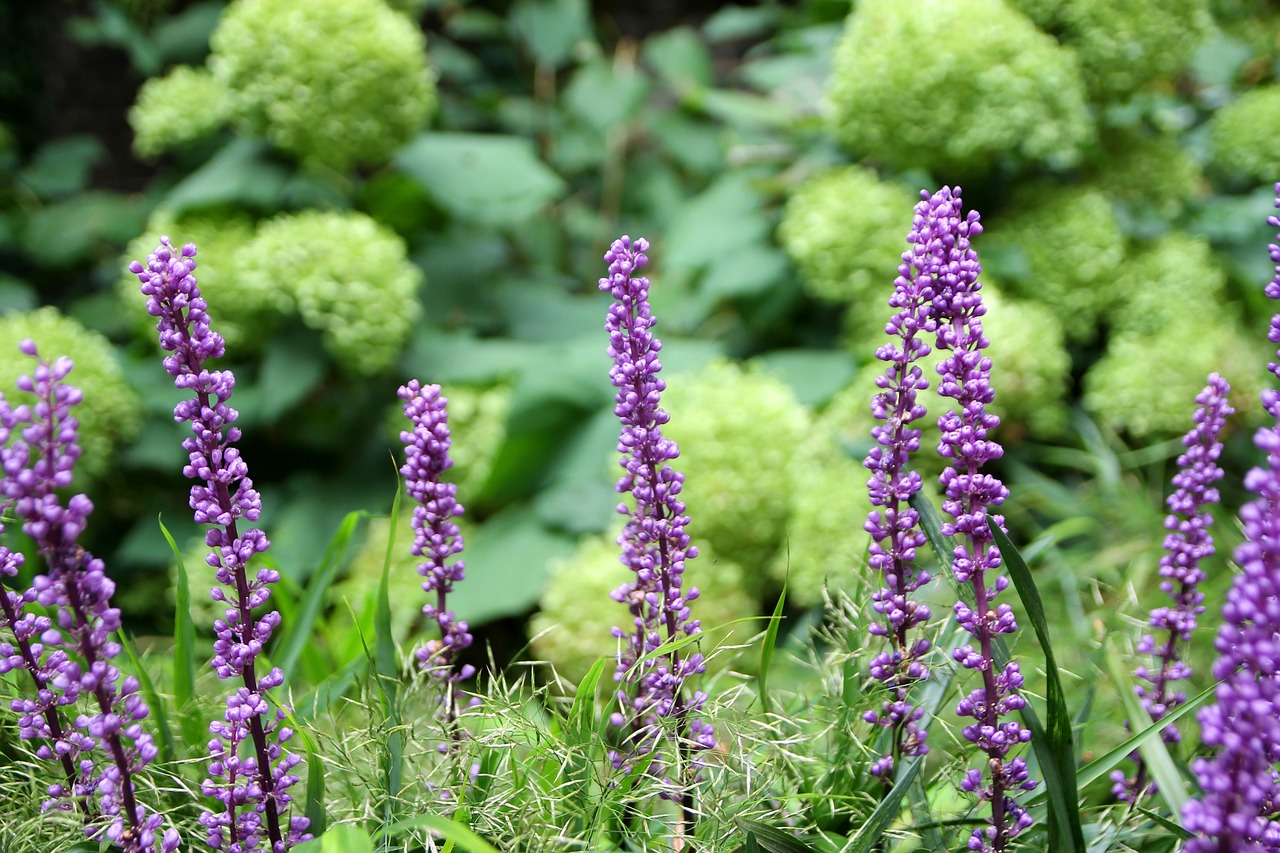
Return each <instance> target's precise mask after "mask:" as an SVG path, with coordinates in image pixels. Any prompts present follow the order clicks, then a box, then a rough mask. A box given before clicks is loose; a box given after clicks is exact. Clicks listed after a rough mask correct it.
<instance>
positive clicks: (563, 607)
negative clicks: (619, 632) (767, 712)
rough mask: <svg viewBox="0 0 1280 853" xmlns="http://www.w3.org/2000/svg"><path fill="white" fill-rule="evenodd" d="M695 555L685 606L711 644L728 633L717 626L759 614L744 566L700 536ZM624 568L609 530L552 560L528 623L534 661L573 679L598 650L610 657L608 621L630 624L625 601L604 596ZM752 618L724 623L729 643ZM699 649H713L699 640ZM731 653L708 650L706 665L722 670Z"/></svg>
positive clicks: (745, 631) (753, 625)
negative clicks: (691, 591) (691, 595)
mask: <svg viewBox="0 0 1280 853" xmlns="http://www.w3.org/2000/svg"><path fill="white" fill-rule="evenodd" d="M694 544H695V545H697V546H698V551H699V554H698V557H697V558H696V559H694V560H690V561H689V563H688V568H687V569H686V570H685V575H684V585H685V588H686V589H688V588H689V587H697V588H698V592H699V593H700V595H699V597H698V600H697V601H695V602H694V603H693V604H692V605H691V607H692V610H693V615H694V618H695V619H698V620H699V621H701V622H702V630H703V631H708V632H712V633H711V643H712V644H718V643H720V642H722V641H724V640H725V639H726V638H727V637H726V634H725V633H721V632H719V631H717V630H716V629H718V628H720V627H721V626H728V625H729V623H731V622H737V620H742V619H751V618H752V617H755V616H759V615H760V611H759V606H758V604H757V602H756V601H755V599H754V598H752V597H751V596H750V595H748V594H747V592H746V591H745V587H746V586H748V585H747V584H745V583H744V579H743V573H742V569H741V568H739V567H738V566H737V565H735V564H733V563H730V562H727V561H725V560H723V559H717V558H716V556H715V552H714V551H713V550H712V549H711V548H709V547H706V546H704V545H703V544H701V543H700V542H698V541H697V540H696V539H695V541H694ZM626 579H627V572H626V569H624V568H623V567H622V566H621V565H620V564H619V563H618V545H617V543H615V542H614V541H613V536H612V535H607V534H606V535H600V536H589V537H586V538H584V539H582V540H581V542H579V544H578V548H577V550H576V551H574V553H573V554H571V555H570V556H569V557H567V558H565V559H563V560H556V561H554V562H553V563H552V565H551V578H550V581H549V582H548V584H547V588H546V591H545V592H544V593H543V595H542V600H541V602H540V604H539V607H538V612H537V613H536V614H535V615H534V617H533V619H532V620H531V621H530V622H529V634H530V635H531V636H532V637H533V651H534V654H535V655H536V656H537V657H538V659H539V660H545V661H547V662H549V663H551V664H552V665H553V666H554V667H555V669H556V672H557V673H558V674H559V675H560V676H561V677H563V678H567V679H569V680H570V681H573V682H577V681H580V680H581V679H582V677H583V676H584V675H586V674H587V670H589V669H591V666H592V664H594V663H595V662H596V660H597V659H599V658H601V657H609V656H612V655H613V653H614V651H615V644H616V641H614V640H613V638H612V637H610V632H611V630H612V629H613V628H614V627H619V628H622V629H624V630H628V629H630V628H631V625H630V619H631V617H630V615H629V614H628V612H627V608H626V607H624V606H623V605H622V604H620V603H618V602H616V601H614V600H612V599H611V598H610V597H609V595H610V593H612V592H613V591H614V590H615V589H617V588H618V587H620V586H622V584H623V583H624V582H625V581H626ZM759 628H760V626H759V623H757V622H737V624H734V625H732V626H730V627H728V628H727V629H726V630H727V631H731V632H732V634H731V635H728V641H729V642H730V643H741V642H745V641H746V639H747V638H748V637H751V636H752V635H753V634H755V633H756V632H757V631H758V630H759ZM702 651H703V652H704V653H707V652H710V651H711V645H708V643H706V642H704V643H703V647H702ZM733 662H734V661H733V657H732V656H731V655H711V656H710V658H709V659H708V660H707V668H708V669H709V670H711V671H713V672H714V671H720V670H723V669H725V668H726V667H727V666H729V665H730V664H731V663H733Z"/></svg>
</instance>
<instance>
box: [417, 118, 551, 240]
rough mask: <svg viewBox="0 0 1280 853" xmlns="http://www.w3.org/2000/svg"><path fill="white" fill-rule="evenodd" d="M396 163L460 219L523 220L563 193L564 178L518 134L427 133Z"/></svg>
mask: <svg viewBox="0 0 1280 853" xmlns="http://www.w3.org/2000/svg"><path fill="white" fill-rule="evenodd" d="M395 164H396V166H397V167H399V168H400V169H402V170H403V171H404V172H405V173H406V174H408V175H409V176H410V177H412V178H414V179H415V180H417V181H418V182H419V183H421V184H422V186H423V187H424V188H425V189H426V190H427V192H429V193H431V196H432V198H434V199H435V201H436V203H437V204H439V205H440V206H441V207H443V208H444V209H445V210H447V211H448V212H449V213H451V214H453V215H454V216H456V217H458V218H459V219H464V220H469V221H472V222H479V223H487V224H492V225H518V224H520V223H521V222H523V221H525V220H527V219H529V218H530V217H533V216H536V215H537V213H538V211H539V210H541V209H542V207H543V206H544V205H546V204H548V203H549V202H551V201H553V200H554V199H556V198H558V197H559V196H561V195H562V194H563V193H564V191H565V189H566V186H565V183H564V181H562V180H561V179H560V177H559V176H558V175H556V174H555V173H554V172H552V171H551V170H550V169H548V168H547V167H546V166H545V165H544V164H543V163H542V161H541V160H539V159H538V156H537V153H536V152H535V151H534V148H533V142H532V141H531V140H529V139H524V138H522V137H517V136H499V135H494V134H484V135H481V134H469V133H424V134H422V135H421V136H419V137H418V138H417V139H415V140H414V141H413V142H410V143H409V144H408V145H406V146H405V147H404V148H402V149H400V151H399V153H397V154H396V156H395Z"/></svg>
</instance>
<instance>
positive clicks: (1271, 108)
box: [1209, 85, 1280, 181]
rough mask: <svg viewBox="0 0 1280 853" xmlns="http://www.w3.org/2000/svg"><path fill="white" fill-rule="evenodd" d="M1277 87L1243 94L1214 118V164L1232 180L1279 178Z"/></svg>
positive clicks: (1211, 134)
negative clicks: (1233, 178)
mask: <svg viewBox="0 0 1280 853" xmlns="http://www.w3.org/2000/svg"><path fill="white" fill-rule="evenodd" d="M1277 140H1280V86H1275V85H1272V86H1262V87H1260V88H1257V89H1254V90H1252V91H1250V92H1246V93H1245V94H1243V95H1241V96H1240V97H1239V98H1237V99H1236V100H1234V101H1232V102H1231V103H1230V104H1227V105H1226V106H1225V107H1223V108H1222V109H1220V110H1218V111H1217V112H1216V113H1214V115H1213V120H1212V121H1211V122H1210V132H1209V151H1210V155H1211V156H1212V158H1213V164H1214V165H1215V166H1216V167H1217V168H1218V169H1220V170H1222V171H1223V172H1225V173H1227V174H1228V175H1231V176H1232V177H1235V178H1241V179H1246V180H1261V181H1266V180H1270V179H1271V178H1274V177H1275V176H1276V175H1277V174H1280V142H1277Z"/></svg>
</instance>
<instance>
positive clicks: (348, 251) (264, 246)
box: [233, 211, 422, 374]
mask: <svg viewBox="0 0 1280 853" xmlns="http://www.w3.org/2000/svg"><path fill="white" fill-rule="evenodd" d="M233 267H234V269H235V275H236V277H237V279H238V280H239V281H240V283H241V286H242V287H246V288H249V289H252V290H254V291H257V292H266V291H267V290H269V289H270V288H276V289H282V290H283V291H284V292H285V293H286V294H288V295H289V296H291V297H292V299H293V305H294V307H295V308H296V310H297V313H298V315H299V316H300V317H301V318H302V322H303V323H304V324H305V325H306V326H307V327H308V328H311V329H314V330H316V331H318V332H320V333H321V336H322V337H323V339H324V345H325V349H326V350H328V351H329V354H330V355H331V356H333V358H334V360H335V361H336V362H337V363H338V364H339V365H341V366H342V367H343V368H345V369H346V370H348V371H350V372H352V373H356V374H371V373H376V372H378V371H380V370H386V369H387V368H388V367H390V366H391V365H392V364H393V363H394V362H395V360H396V358H397V357H398V356H399V355H400V351H401V349H403V347H404V343H405V341H406V340H407V339H408V337H409V331H410V330H411V329H412V328H413V324H414V322H415V321H416V320H417V318H418V313H419V311H420V310H421V309H420V305H421V303H420V302H419V300H418V298H417V291H418V285H419V284H421V282H422V273H421V272H420V271H419V270H418V268H417V267H415V266H414V265H413V264H411V263H410V262H409V259H408V257H407V256H406V250H405V245H404V241H403V240H401V239H400V238H399V237H398V236H397V235H396V234H395V233H394V232H393V231H391V230H390V229H388V228H386V227H384V226H382V225H379V224H378V223H377V222H375V221H374V220H372V219H370V218H369V217H368V216H365V215H364V214H362V213H355V212H348V213H337V212H322V211H306V212H303V213H298V214H285V215H282V216H278V217H276V218H275V219H273V220H271V221H269V222H266V223H264V224H262V225H261V226H259V227H258V230H257V232H256V233H255V234H254V236H253V239H252V240H250V241H248V242H247V243H245V244H244V245H243V246H242V247H241V248H240V249H239V250H238V251H237V252H236V255H235V260H234V262H233Z"/></svg>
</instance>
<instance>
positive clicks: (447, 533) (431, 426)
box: [397, 379, 475, 734]
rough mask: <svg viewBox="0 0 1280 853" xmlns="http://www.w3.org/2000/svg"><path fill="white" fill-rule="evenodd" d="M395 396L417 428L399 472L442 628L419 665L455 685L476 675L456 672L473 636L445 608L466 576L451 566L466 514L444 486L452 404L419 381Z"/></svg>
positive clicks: (452, 710)
mask: <svg viewBox="0 0 1280 853" xmlns="http://www.w3.org/2000/svg"><path fill="white" fill-rule="evenodd" d="M397 393H398V394H399V396H400V399H402V400H404V414H405V417H407V418H408V419H409V421H410V422H411V423H412V424H413V431H412V432H408V431H404V432H401V433H400V440H401V441H403V442H404V449H405V457H406V458H405V463H404V465H403V466H402V467H401V468H400V473H401V474H403V475H404V478H405V488H406V490H407V491H408V492H409V496H410V497H412V498H413V499H414V500H416V501H417V502H418V505H417V506H416V507H414V508H413V521H412V522H411V523H412V525H413V553H414V555H415V556H419V557H422V558H423V561H422V563H421V564H419V566H418V574H420V575H422V576H423V578H425V579H426V580H424V581H423V583H422V588H423V590H425V591H426V592H427V593H428V594H431V593H435V600H434V601H433V602H428V603H427V604H425V605H423V608H422V612H423V613H425V614H426V615H427V618H428V619H432V620H435V622H436V624H437V625H439V627H440V639H438V640H431V641H430V642H429V643H427V646H426V648H424V649H420V650H419V651H418V662H419V663H420V664H421V665H422V666H423V668H425V669H426V670H428V671H429V672H430V673H431V674H432V675H433V676H435V677H436V678H439V679H442V680H444V681H446V682H448V683H449V684H456V683H457V682H459V681H465V680H466V679H468V678H470V677H471V676H472V675H474V674H475V667H473V666H471V665H470V664H468V665H466V666H463V667H462V668H460V669H456V670H455V668H454V658H455V657H456V656H457V655H458V654H459V653H461V652H462V650H463V649H465V648H467V647H468V646H470V645H471V634H470V633H469V632H468V630H467V623H466V622H463V621H460V620H459V619H458V618H457V617H455V616H454V615H453V613H452V611H450V610H448V609H446V607H445V604H446V598H447V596H448V594H449V593H451V592H453V585H454V584H455V583H457V582H458V581H460V580H463V579H464V578H465V577H466V572H465V569H466V564H465V563H463V561H461V560H455V561H454V562H452V563H450V562H449V560H450V558H452V557H453V556H454V555H455V554H459V553H461V552H462V534H461V532H460V531H459V530H458V525H456V524H454V523H453V519H454V518H456V517H458V516H460V515H462V512H463V509H462V506H461V504H459V503H458V500H457V494H458V487H457V486H456V485H454V484H453V483H442V482H440V475H441V474H443V473H444V472H445V471H446V470H448V469H449V468H450V467H452V466H453V460H452V459H450V458H449V446H450V444H451V440H450V436H449V412H448V408H447V406H448V403H449V401H448V399H446V398H445V397H442V396H440V386H439V385H427V386H426V387H423V386H422V385H421V384H420V383H419V382H418V380H416V379H414V380H412V381H410V382H409V384H408V385H403V386H401V387H400V390H399V391H398V392H397ZM446 706H447V707H446V711H445V716H446V722H447V723H448V724H449V726H450V727H451V728H452V726H453V722H454V720H455V718H456V716H457V705H456V702H455V698H454V695H453V691H452V690H450V691H449V695H448V699H447V703H446ZM455 734H456V732H455Z"/></svg>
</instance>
